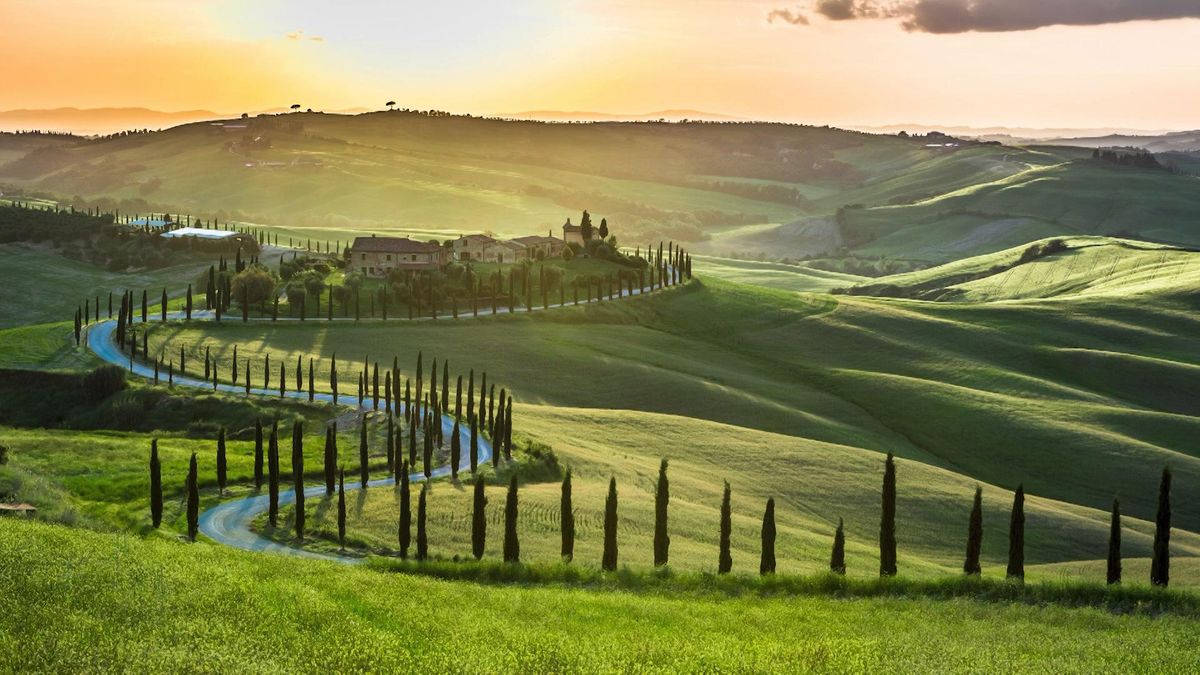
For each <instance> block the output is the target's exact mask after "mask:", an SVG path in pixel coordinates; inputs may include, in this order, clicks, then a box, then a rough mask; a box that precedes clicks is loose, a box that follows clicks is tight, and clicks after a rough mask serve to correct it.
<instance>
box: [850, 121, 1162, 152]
mask: <svg viewBox="0 0 1200 675" xmlns="http://www.w3.org/2000/svg"><path fill="white" fill-rule="evenodd" d="M846 128H848V129H855V130H857V131H866V132H869V133H878V134H896V133H900V132H901V131H907V132H908V133H910V134H926V133H929V132H930V131H940V132H942V133H946V134H950V135H952V136H958V137H961V138H978V139H980V140H986V141H1000V142H1002V143H1033V142H1043V141H1050V140H1055V141H1057V140H1066V139H1072V138H1087V137H1101V136H1110V135H1122V136H1139V137H1144V136H1162V135H1169V134H1174V133H1185V132H1177V131H1174V130H1168V129H1128V128H1109V127H1104V128H1090V129H1088V128H1069V127H1066V128H1049V127H1046V128H1039V127H999V126H993V127H973V126H962V125H955V124H946V125H937V124H916V123H910V124H885V125H879V126H861V125H859V126H856V125H850V126H848V127H846ZM1056 144H1057V145H1069V144H1068V143H1056ZM1088 147H1091V146H1088Z"/></svg>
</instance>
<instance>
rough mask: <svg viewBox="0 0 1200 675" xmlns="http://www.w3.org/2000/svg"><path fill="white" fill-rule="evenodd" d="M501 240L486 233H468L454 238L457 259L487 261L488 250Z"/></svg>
mask: <svg viewBox="0 0 1200 675" xmlns="http://www.w3.org/2000/svg"><path fill="white" fill-rule="evenodd" d="M499 243H500V241H499V240H497V239H495V238H493V237H489V236H487V235H486V234H468V235H465V236H461V237H459V238H458V239H455V240H454V257H455V259H456V260H464V261H465V260H475V261H486V260H487V251H488V249H489V248H492V247H493V246H495V245H496V244H499Z"/></svg>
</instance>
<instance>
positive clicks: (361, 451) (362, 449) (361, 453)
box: [358, 415, 371, 487]
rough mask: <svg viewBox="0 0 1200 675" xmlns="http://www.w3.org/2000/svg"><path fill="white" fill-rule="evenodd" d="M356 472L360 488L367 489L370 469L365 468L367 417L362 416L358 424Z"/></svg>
mask: <svg viewBox="0 0 1200 675" xmlns="http://www.w3.org/2000/svg"><path fill="white" fill-rule="evenodd" d="M358 472H359V480H360V481H361V486H362V487H367V482H368V481H369V480H370V478H371V476H370V472H371V470H370V467H368V466H367V416H366V415H363V416H362V419H361V420H360V421H359V424H358Z"/></svg>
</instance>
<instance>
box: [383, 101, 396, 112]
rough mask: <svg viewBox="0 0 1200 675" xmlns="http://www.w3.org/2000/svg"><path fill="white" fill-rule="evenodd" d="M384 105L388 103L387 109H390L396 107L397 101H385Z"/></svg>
mask: <svg viewBox="0 0 1200 675" xmlns="http://www.w3.org/2000/svg"><path fill="white" fill-rule="evenodd" d="M384 105H386V106H387V109H388V110H391V109H392V108H395V107H396V102H395V101H388V102H387V103H385V104H384Z"/></svg>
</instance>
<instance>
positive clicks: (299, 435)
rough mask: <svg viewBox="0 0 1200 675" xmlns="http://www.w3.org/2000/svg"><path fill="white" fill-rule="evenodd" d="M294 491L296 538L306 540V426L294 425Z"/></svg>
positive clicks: (298, 423)
mask: <svg viewBox="0 0 1200 675" xmlns="http://www.w3.org/2000/svg"><path fill="white" fill-rule="evenodd" d="M292 490H293V492H294V494H295V497H296V509H295V513H296V538H297V539H304V426H303V425H302V424H301V423H300V422H295V423H294V424H292Z"/></svg>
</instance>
